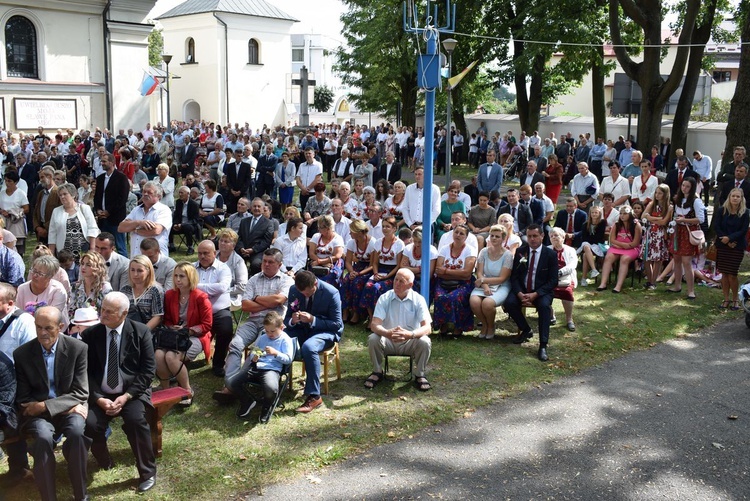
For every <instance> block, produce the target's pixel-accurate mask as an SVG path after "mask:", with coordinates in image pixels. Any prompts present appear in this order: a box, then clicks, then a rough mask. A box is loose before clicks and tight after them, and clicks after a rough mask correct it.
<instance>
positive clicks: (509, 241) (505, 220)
mask: <svg viewBox="0 0 750 501" xmlns="http://www.w3.org/2000/svg"><path fill="white" fill-rule="evenodd" d="M513 222H514V219H513V216H511V215H510V214H501V215H500V217H499V218H497V223H498V224H500V225H502V226H504V227H505V231H507V232H508V236H507V237H505V241H504V242H503V247H505V248H506V249H508V250H509V251H510V253H511V254H513V255H514V256H515V255H516V249H518V247H519V246H520V245H521V237H519V236H518V235H516V233H515V231H513Z"/></svg>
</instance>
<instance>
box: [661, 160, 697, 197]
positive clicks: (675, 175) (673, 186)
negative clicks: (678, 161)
mask: <svg viewBox="0 0 750 501" xmlns="http://www.w3.org/2000/svg"><path fill="white" fill-rule="evenodd" d="M679 172H680V171H679V169H672V170H670V171H669V172H668V173H667V179H666V180H665V181H664V182H665V183H666V185H667V186H669V193H671V194H672V196H674V195H675V194H676V193H677V192H678V191H679V186H677V181H678V180H679V175H680V174H679ZM688 176H690V177H693V178H695V182H696V184H697V183H700V181H701V178H700V176H699V175H698V173H697V172H695V171H694V170H693V169H692V168H690V166H688V167H687V168H686V169H685V174H684V175H683V177H682V179H683V180H684V179H685V178H686V177H688Z"/></svg>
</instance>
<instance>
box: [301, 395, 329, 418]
mask: <svg viewBox="0 0 750 501" xmlns="http://www.w3.org/2000/svg"><path fill="white" fill-rule="evenodd" d="M321 405H323V398H322V397H320V396H317V397H313V396H312V395H310V396H309V397H307V400H305V403H304V404H302V405H300V406H299V407H297V412H299V413H302V414H307V413H308V412H312V411H314V410H315V409H316V408H318V407H320V406H321Z"/></svg>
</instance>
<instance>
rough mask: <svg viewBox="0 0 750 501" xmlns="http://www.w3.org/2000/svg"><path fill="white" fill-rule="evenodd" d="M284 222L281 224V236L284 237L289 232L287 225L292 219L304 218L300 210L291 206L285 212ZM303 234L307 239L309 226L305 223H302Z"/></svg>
mask: <svg viewBox="0 0 750 501" xmlns="http://www.w3.org/2000/svg"><path fill="white" fill-rule="evenodd" d="M283 216H284V222H283V223H281V224H279V235H284V234H285V233H286V232H287V223H288V222H289V220H290V219H292V218H295V217H296V218H297V219H302V216H301V215H300V212H299V209H298V208H297V207H295V206H294V205H291V206H289V207H287V208H286V209H285V210H284V214H283ZM302 234H303V235H304V236H305V238H307V225H306V224H305V222H304V221H302Z"/></svg>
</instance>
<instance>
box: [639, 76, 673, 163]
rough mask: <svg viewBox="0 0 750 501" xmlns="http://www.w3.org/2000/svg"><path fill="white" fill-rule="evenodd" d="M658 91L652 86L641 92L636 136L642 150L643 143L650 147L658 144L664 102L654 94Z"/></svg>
mask: <svg viewBox="0 0 750 501" xmlns="http://www.w3.org/2000/svg"><path fill="white" fill-rule="evenodd" d="M641 89H643V86H641ZM658 93H659V89H658V88H654V89H653V91H652V92H649V93H646V92H644V93H643V94H642V96H643V97H642V100H641V109H640V112H639V113H638V137H637V138H636V139H637V141H638V148H639V149H640V150H643V148H644V146H643V145H646V147H648V148H650V147H651V145H653V144H658V142H659V138H660V137H661V136H660V134H661V117H662V114H663V113H664V105H665V104H666V102H665V101H663V100H661V99H659V98H658V96H655V95H654V94H658ZM644 157H645V155H644Z"/></svg>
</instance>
